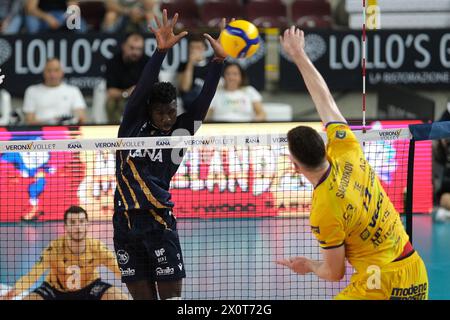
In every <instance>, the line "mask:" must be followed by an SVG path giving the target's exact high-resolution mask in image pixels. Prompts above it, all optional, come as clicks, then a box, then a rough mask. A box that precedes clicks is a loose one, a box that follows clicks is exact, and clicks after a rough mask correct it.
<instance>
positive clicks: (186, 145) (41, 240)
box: [0, 126, 432, 300]
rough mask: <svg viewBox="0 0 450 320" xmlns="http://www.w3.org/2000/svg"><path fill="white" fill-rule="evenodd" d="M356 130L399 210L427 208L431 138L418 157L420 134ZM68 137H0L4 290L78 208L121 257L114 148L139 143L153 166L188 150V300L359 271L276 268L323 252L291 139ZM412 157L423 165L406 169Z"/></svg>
mask: <svg viewBox="0 0 450 320" xmlns="http://www.w3.org/2000/svg"><path fill="white" fill-rule="evenodd" d="M320 130H321V129H320V128H319V131H320ZM266 132H268V131H266ZM355 132H356V135H357V137H358V139H359V140H360V142H361V144H362V147H363V150H364V153H365V155H366V157H367V159H368V161H369V163H370V165H371V166H372V167H373V169H374V171H375V172H376V173H377V175H378V177H379V179H380V181H381V183H382V184H383V186H384V188H385V189H386V191H387V194H388V195H389V197H390V199H391V200H392V202H393V203H394V205H395V207H396V209H397V210H398V211H399V212H400V213H401V214H403V213H404V212H405V206H406V208H408V201H407V200H408V198H409V200H410V202H411V204H410V209H411V210H410V211H411V212H423V213H427V212H430V211H431V208H432V186H431V180H430V177H431V162H430V159H431V141H422V142H417V143H416V142H415V143H414V149H415V153H413V154H411V147H410V141H414V140H411V130H410V128H408V127H407V126H404V127H402V128H387V129H374V130H369V131H366V132H362V131H355ZM321 134H322V136H323V137H324V139H325V140H326V135H325V133H324V132H323V131H321ZM60 138H61V136H57V134H56V133H55V132H53V133H51V134H47V135H39V136H36V135H34V136H32V137H31V138H30V137H28V138H25V136H24V135H21V134H14V133H8V136H5V135H3V139H2V140H5V141H1V142H0V284H3V286H4V287H5V288H6V286H9V287H10V286H13V285H14V283H16V281H17V280H18V279H19V278H21V277H22V276H24V275H25V274H27V273H28V272H29V271H30V269H31V268H32V267H33V266H34V265H35V264H36V263H37V262H38V261H39V259H40V256H41V253H42V251H43V250H44V249H45V248H46V247H47V246H48V245H49V243H50V242H51V241H52V240H55V239H56V238H58V237H61V236H63V235H64V234H65V232H66V230H65V226H64V223H63V215H64V212H65V210H66V209H67V208H68V207H70V206H72V205H77V206H81V207H83V208H84V209H86V211H87V213H88V217H89V225H88V227H87V228H88V232H87V236H88V237H91V238H94V239H98V240H100V241H102V242H103V243H104V244H105V245H106V247H107V248H109V249H110V250H111V252H114V247H113V228H112V214H113V210H114V205H113V195H114V191H115V188H116V181H115V155H116V151H117V150H131V152H132V153H133V154H134V155H135V156H145V157H148V159H149V162H152V161H161V160H162V159H161V157H162V155H161V150H162V149H172V150H173V152H174V154H175V155H176V154H179V151H180V150H182V149H185V150H186V153H185V156H184V157H183V158H182V159H181V158H180V159H179V160H180V167H179V169H178V171H177V173H176V174H175V175H174V177H173V179H172V182H171V185H170V189H171V194H172V201H173V202H174V203H175V207H174V210H173V213H174V215H175V216H176V217H177V219H178V226H177V228H178V232H179V235H180V242H181V246H182V250H183V256H184V263H185V266H184V267H185V270H186V274H187V277H186V279H184V286H183V298H184V299H237V300H245V299H330V298H332V297H333V296H334V295H335V294H337V293H338V292H339V291H340V290H341V289H342V288H344V287H345V285H346V284H347V283H348V281H349V276H350V274H351V272H352V270H351V268H350V267H348V268H347V275H346V276H345V278H344V279H343V280H342V281H340V282H334V283H332V282H327V281H323V280H320V279H318V278H317V277H316V276H315V275H312V274H308V275H305V276H299V275H296V274H293V273H291V272H290V271H289V270H286V269H285V268H283V267H280V266H278V265H276V264H275V261H276V260H279V259H282V258H286V257H291V256H307V257H309V258H311V259H315V260H320V259H321V254H320V250H319V246H318V243H317V241H316V240H315V238H314V237H313V236H312V234H311V230H310V225H309V219H308V218H309V211H310V208H311V197H312V192H313V188H312V185H311V184H310V183H309V182H308V181H307V180H306V179H305V177H303V176H302V175H299V174H297V173H296V172H295V170H294V167H293V165H292V163H291V161H290V159H289V157H288V149H287V138H286V134H278V133H277V134H263V133H258V134H240V135H223V134H221V135H208V136H195V137H190V136H179V137H177V136H170V137H158V138H123V139H60ZM66 138H67V137H66ZM25 139H28V140H25ZM427 139H428V138H427ZM413 151H414V150H413ZM411 157H413V158H414V163H415V166H411V165H410V166H408V165H409V164H410V163H411V159H412V158H411ZM175 158H176V157H175ZM149 165H151V164H149ZM411 170H412V171H411ZM408 173H409V176H410V178H411V174H412V175H413V177H414V181H412V179H410V183H411V184H410V189H412V190H414V191H415V193H414V197H411V196H409V197H408V196H407V195H408V193H407V190H408ZM405 223H406V222H405ZM409 229H410V228H409ZM156 255H157V256H158V253H157V254H156ZM159 256H160V257H161V258H163V257H164V253H161V252H159ZM159 256H158V257H159ZM55 259H56V260H57V259H58V257H56V258H55ZM56 260H55V261H56ZM108 267H111V266H105V267H102V268H101V269H100V275H101V278H102V279H103V281H106V282H108V283H111V284H113V285H114V286H117V287H119V288H122V289H123V290H124V291H126V287H125V286H124V285H123V284H122V283H121V281H120V279H118V278H117V277H116V276H115V275H114V273H113V272H111V271H110V270H109V269H112V267H111V268H109V269H108ZM119 267H120V265H119ZM60 271H61V272H63V273H64V272H66V271H67V270H64V268H62V270H60ZM121 271H122V274H123V272H127V270H121ZM128 271H129V270H128ZM79 272H83V270H81V271H79ZM161 272H162V273H167V274H169V273H170V272H171V270H170V268H167V269H162V270H161ZM66 276H67V274H66ZM81 276H83V275H81ZM44 277H45V274H44V273H43V274H42V275H40V278H39V280H38V281H36V282H35V283H30V284H29V285H28V286H27V287H26V288H24V292H23V293H22V296H23V295H25V294H27V293H28V292H30V291H32V290H33V289H34V288H36V287H37V286H39V285H40V283H41V282H42V280H43V279H44ZM30 281H31V280H30ZM63 287H64V284H63ZM5 290H6V289H5ZM0 294H1V292H0Z"/></svg>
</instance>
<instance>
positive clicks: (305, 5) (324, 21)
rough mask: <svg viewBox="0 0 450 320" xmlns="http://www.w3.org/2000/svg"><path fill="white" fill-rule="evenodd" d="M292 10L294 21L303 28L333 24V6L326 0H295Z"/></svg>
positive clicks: (327, 26) (326, 26) (324, 26)
mask: <svg viewBox="0 0 450 320" xmlns="http://www.w3.org/2000/svg"><path fill="white" fill-rule="evenodd" d="M291 10H292V21H293V23H294V24H295V25H297V26H299V27H301V28H305V27H306V28H329V27H330V26H331V22H332V19H331V8H330V4H329V3H328V2H327V1H325V0H295V1H294V2H293V3H292V9H291Z"/></svg>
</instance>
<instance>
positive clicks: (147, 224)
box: [113, 10, 227, 300]
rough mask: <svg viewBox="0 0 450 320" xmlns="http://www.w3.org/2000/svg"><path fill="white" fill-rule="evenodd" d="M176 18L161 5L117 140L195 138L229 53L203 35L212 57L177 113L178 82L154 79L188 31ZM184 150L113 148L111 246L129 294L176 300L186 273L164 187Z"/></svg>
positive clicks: (208, 36) (223, 25)
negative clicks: (153, 44) (152, 44)
mask: <svg viewBox="0 0 450 320" xmlns="http://www.w3.org/2000/svg"><path fill="white" fill-rule="evenodd" d="M177 18H178V14H175V15H174V17H173V19H172V20H171V21H168V19H167V11H166V10H163V21H162V22H161V21H159V19H158V18H155V22H156V24H157V28H151V30H152V32H153V33H154V34H155V37H156V41H157V49H156V50H155V52H154V53H153V55H152V57H151V59H150V60H149V62H148V63H147V65H146V67H145V68H144V70H143V72H142V75H141V78H140V79H139V81H138V83H137V85H136V88H135V89H134V91H133V93H132V95H131V96H130V99H129V101H128V103H127V105H126V107H125V111H124V115H123V119H122V123H121V124H120V127H119V137H161V136H163V137H164V136H169V135H174V134H181V135H193V134H194V133H195V132H196V130H197V129H198V126H199V123H201V122H202V121H203V119H204V118H205V116H206V113H207V111H208V108H209V105H210V103H211V100H212V98H213V97H214V94H215V91H216V88H217V85H218V82H219V79H220V75H221V72H222V67H223V62H224V60H225V58H226V57H227V55H226V53H225V52H224V50H223V48H222V46H221V45H220V42H219V41H218V40H215V39H213V38H212V37H211V36H210V35H208V34H204V36H205V37H206V39H207V40H208V41H209V43H210V44H211V46H212V48H213V50H214V58H213V59H212V60H211V62H210V63H209V70H208V74H207V76H206V79H205V83H204V85H203V88H202V91H201V92H200V94H199V96H198V97H197V98H196V99H195V100H194V101H193V102H192V103H191V104H190V105H187V106H185V108H186V110H187V112H186V113H183V114H182V115H177V99H176V96H177V95H176V89H175V87H174V86H173V85H172V84H171V83H168V82H157V81H158V74H159V71H160V68H161V64H162V61H163V60H164V58H165V57H166V52H167V51H168V50H169V49H170V48H172V47H173V46H174V45H175V44H176V43H177V42H178V41H179V40H180V39H181V38H182V37H184V36H185V35H186V34H187V32H186V31H183V32H181V33H179V34H178V35H175V34H174V33H173V28H174V26H175V24H176V21H177ZM223 27H225V19H223V21H222V28H223ZM174 155H175V157H174ZM183 155H184V150H176V149H150V150H124V151H118V152H117V155H116V159H117V160H116V179H117V188H116V193H115V197H114V207H115V210H114V217H113V225H114V246H115V249H116V256H117V260H118V263H119V266H120V267H121V269H122V270H124V271H123V272H122V281H123V282H125V283H126V285H127V287H128V290H129V291H130V293H131V295H132V296H133V298H134V299H146V300H147V299H148V300H151V299H158V298H160V299H180V298H181V292H182V279H183V278H184V277H185V276H186V273H185V270H184V262H183V256H182V252H181V246H180V241H179V237H178V233H177V228H176V219H175V216H174V215H173V213H172V208H173V206H174V203H173V202H172V201H171V194H170V192H169V185H170V181H171V179H172V177H173V176H174V174H175V173H176V171H177V169H178V167H179V165H180V161H176V160H179V159H180V158H181V157H182V156H183ZM174 158H175V159H174ZM174 160H175V161H174Z"/></svg>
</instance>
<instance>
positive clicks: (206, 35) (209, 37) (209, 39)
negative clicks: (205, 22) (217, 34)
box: [203, 33, 215, 46]
mask: <svg viewBox="0 0 450 320" xmlns="http://www.w3.org/2000/svg"><path fill="white" fill-rule="evenodd" d="M203 36H204V37H205V38H206V39H207V40H208V41H209V43H210V44H211V46H212V45H213V43H214V41H215V40H214V39H213V37H211V36H210V35H209V34H207V33H204V34H203Z"/></svg>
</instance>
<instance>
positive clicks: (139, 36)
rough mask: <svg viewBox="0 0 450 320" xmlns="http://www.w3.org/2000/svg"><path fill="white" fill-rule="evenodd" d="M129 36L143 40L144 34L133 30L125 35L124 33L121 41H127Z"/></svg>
mask: <svg viewBox="0 0 450 320" xmlns="http://www.w3.org/2000/svg"><path fill="white" fill-rule="evenodd" d="M131 37H137V38H141V39H142V41H144V40H145V39H144V36H143V35H142V33H139V32H135V31H133V32H129V33H127V34H126V35H125V38H123V41H122V43H125V42H127V41H128V39H129V38H131Z"/></svg>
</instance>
